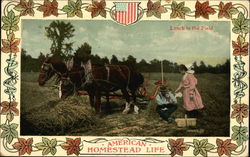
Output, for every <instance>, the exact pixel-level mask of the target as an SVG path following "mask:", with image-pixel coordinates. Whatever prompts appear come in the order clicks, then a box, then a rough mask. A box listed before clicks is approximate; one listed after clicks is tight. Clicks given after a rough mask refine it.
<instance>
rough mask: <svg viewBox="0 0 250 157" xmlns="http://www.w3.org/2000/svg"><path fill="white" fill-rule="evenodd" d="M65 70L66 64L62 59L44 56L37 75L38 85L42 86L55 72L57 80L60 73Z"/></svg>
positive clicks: (66, 70)
mask: <svg viewBox="0 0 250 157" xmlns="http://www.w3.org/2000/svg"><path fill="white" fill-rule="evenodd" d="M67 72H68V69H67V66H66V64H65V63H64V62H63V61H60V60H53V59H50V58H46V59H45V60H44V62H43V64H42V66H41V68H40V74H39V77H38V82H39V85H40V86H43V85H44V84H45V83H46V81H48V80H49V79H50V78H51V77H52V76H54V75H55V74H57V80H58V81H59V80H60V77H61V74H64V73H67Z"/></svg>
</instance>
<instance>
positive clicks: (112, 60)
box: [110, 55, 119, 65]
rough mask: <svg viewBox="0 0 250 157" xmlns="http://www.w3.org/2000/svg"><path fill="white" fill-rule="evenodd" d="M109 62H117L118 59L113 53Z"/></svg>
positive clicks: (115, 63)
mask: <svg viewBox="0 0 250 157" xmlns="http://www.w3.org/2000/svg"><path fill="white" fill-rule="evenodd" d="M110 64H114V65H117V64H119V60H118V58H117V57H116V56H115V55H112V58H111V60H110Z"/></svg>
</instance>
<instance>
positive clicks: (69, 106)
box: [22, 96, 96, 135]
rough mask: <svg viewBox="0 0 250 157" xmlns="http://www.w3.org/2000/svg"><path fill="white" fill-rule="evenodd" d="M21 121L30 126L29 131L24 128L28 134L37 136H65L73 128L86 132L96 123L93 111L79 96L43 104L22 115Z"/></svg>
mask: <svg viewBox="0 0 250 157" xmlns="http://www.w3.org/2000/svg"><path fill="white" fill-rule="evenodd" d="M22 119H24V121H26V123H28V124H29V125H30V126H27V127H29V128H31V129H28V128H26V130H29V131H28V133H29V134H39V135H65V134H67V132H69V131H70V130H72V129H75V128H85V129H86V130H87V129H88V128H89V127H91V126H93V125H95V122H96V120H95V116H94V110H93V109H92V108H91V107H90V105H89V104H88V102H86V101H83V98H82V97H79V96H72V97H69V98H68V99H66V100H64V101H62V100H57V101H50V102H49V103H46V102H44V103H43V105H42V106H41V107H37V108H33V109H32V112H30V113H27V112H26V113H24V114H23V115H22ZM23 124H24V123H23ZM26 133H27V132H26Z"/></svg>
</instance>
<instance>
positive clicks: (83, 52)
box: [74, 42, 92, 61]
mask: <svg viewBox="0 0 250 157" xmlns="http://www.w3.org/2000/svg"><path fill="white" fill-rule="evenodd" d="M91 50H92V47H91V46H90V45H89V44H88V43H86V42H85V43H84V44H82V45H81V46H80V47H78V48H77V50H76V52H75V54H74V57H76V58H78V59H79V60H81V61H87V60H88V59H89V58H90V55H91Z"/></svg>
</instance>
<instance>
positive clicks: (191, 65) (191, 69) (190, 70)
mask: <svg viewBox="0 0 250 157" xmlns="http://www.w3.org/2000/svg"><path fill="white" fill-rule="evenodd" d="M185 66H186V67H187V69H188V70H187V71H186V73H188V74H194V70H193V68H194V66H193V64H187V65H185Z"/></svg>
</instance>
